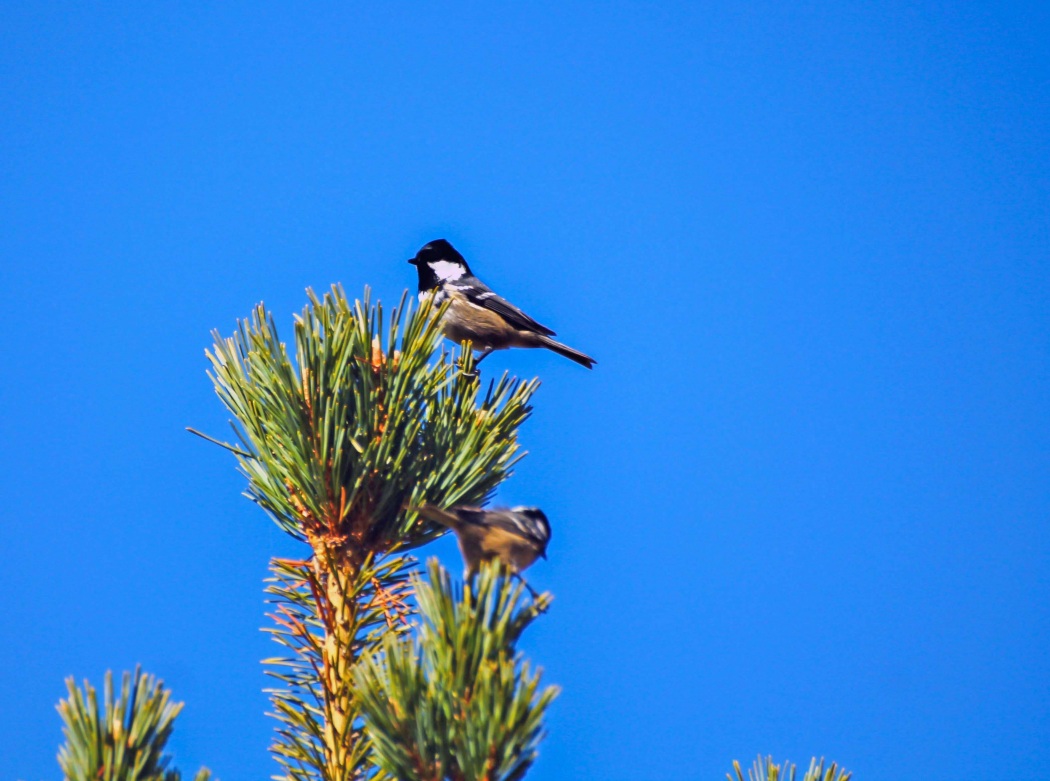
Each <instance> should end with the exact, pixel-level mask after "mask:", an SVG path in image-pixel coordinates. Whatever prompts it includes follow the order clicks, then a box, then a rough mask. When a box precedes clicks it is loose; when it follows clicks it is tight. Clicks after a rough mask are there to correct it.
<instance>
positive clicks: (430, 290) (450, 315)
mask: <svg viewBox="0 0 1050 781" xmlns="http://www.w3.org/2000/svg"><path fill="white" fill-rule="evenodd" d="M408 262H409V263H411V264H412V265H413V266H415V267H416V271H418V272H419V300H420V301H425V300H427V299H432V300H433V303H434V305H437V306H439V305H441V304H443V303H444V302H445V301H446V300H450V301H451V303H450V304H449V307H448V309H447V310H446V311H445V315H444V319H443V321H442V328H443V330H444V333H445V336H446V337H448V338H449V339H451V340H452V341H454V342H470V343H471V344H472V346H473V347H474V349H476V350H479V351H480V352H481V355H480V356H479V357H478V359H477V361H476V362H475V363H481V361H483V360H484V359H485V357H486V356H488V355H489V353H491V352H492V351H493V350H502V349H505V348H508V347H546V348H547V349H548V350H553V351H554V352H556V353H558V355H563V356H565V357H566V358H568V359H569V360H570V361H575V362H576V363H578V364H580V365H581V366H586V367H587V368H588V369H590V368H592V367H593V366H594V364H595V363H596V361H595V360H594V359H593V358H591V357H590V356H589V355H585V354H584V353H581V352H580V351H579V350H574V349H573V348H571V347H569V346H568V345H565V344H562V343H561V342H558V341H555V340H554V339H552V338H551V337H552V336H554V335H555V334H554V331H552V330H551V329H550V328H547V326H545V325H540V324H539V323H537V322H536V321H535V320H533V319H532V318H531V317H529V316H528V315H527V314H525V313H524V312H522V311H521V310H520V309H518V307H516V306H514V304H512V303H510V302H509V301H507V300H506V299H504V298H501V297H500V296H499V295H497V294H496V293H495V292H494V291H493V290H492V289H491V288H489V287H488V285H486V284H485V283H484V282H482V281H481V280H480V279H478V278H477V277H476V276H474V274H473V273H472V272H471V270H470V266H468V265H467V261H466V259H465V258H464V257H463V256H462V255H460V254H459V252H457V251H456V249H455V247H453V246H452V245H451V244H449V243H448V242H447V241H446V240H445V239H436V240H434V241H431V242H429V243H428V244H426V245H424V246H423V248H422V249H420V250H419V252H417V253H416V256H415V257H414V258H411V259H410V260H409V261H408Z"/></svg>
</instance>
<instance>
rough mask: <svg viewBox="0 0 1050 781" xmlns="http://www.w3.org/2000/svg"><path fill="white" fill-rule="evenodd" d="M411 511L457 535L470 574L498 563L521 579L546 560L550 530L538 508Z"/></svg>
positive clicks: (426, 507)
mask: <svg viewBox="0 0 1050 781" xmlns="http://www.w3.org/2000/svg"><path fill="white" fill-rule="evenodd" d="M412 509H414V510H416V511H417V512H418V513H419V514H420V515H422V516H423V517H424V518H426V519H428V520H431V521H433V522H434V523H437V524H440V525H442V526H445V527H447V528H449V529H451V530H452V531H453V532H455V534H456V539H457V540H458V541H459V552H460V553H462V554H463V561H464V563H465V564H466V565H467V572H468V573H474V572H477V570H478V565H479V564H480V563H481V562H482V561H489V560H491V559H499V560H500V561H501V562H503V563H504V564H505V565H506V566H507V567H509V568H510V570H511V571H512V572H514V573H515V574H518V575H520V574H521V573H522V572H523V571H524V570H525V569H527V568H528V567H529V566H530V565H531V564H532V563H533V562H534V561H536V559H537V558H539V557H543V558H547V544H548V543H549V542H550V539H551V526H550V523H549V522H548V521H547V516H546V515H544V514H543V511H542V510H540V509H539V508H537V507H512V508H509V509H491V510H485V509H482V508H481V507H468V506H463V505H461V506H458V507H451V508H449V509H447V510H443V509H441V508H440V507H435V506H434V505H426V504H425V505H421V506H419V507H414V508H412Z"/></svg>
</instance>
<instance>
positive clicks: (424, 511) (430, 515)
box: [408, 504, 463, 529]
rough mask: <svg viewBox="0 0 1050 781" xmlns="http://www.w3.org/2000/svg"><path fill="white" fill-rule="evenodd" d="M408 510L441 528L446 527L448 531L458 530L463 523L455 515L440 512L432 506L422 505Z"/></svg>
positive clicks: (443, 511)
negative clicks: (437, 524)
mask: <svg viewBox="0 0 1050 781" xmlns="http://www.w3.org/2000/svg"><path fill="white" fill-rule="evenodd" d="M408 509H410V510H415V511H416V512H417V513H419V514H420V515H422V516H423V517H424V518H426V519H427V520H428V521H433V522H434V523H439V524H441V525H442V526H446V527H448V528H449V529H455V528H458V527H459V526H461V525H462V524H463V521H462V520H461V519H460V517H459V516H458V515H456V514H455V513H451V512H448V511H447V510H442V509H441V508H440V507H435V506H434V505H432V504H422V505H420V506H418V507H410V508H408Z"/></svg>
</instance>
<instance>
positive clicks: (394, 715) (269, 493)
mask: <svg viewBox="0 0 1050 781" xmlns="http://www.w3.org/2000/svg"><path fill="white" fill-rule="evenodd" d="M307 294H308V299H309V301H308V304H307V305H306V307H305V308H304V309H303V311H302V312H301V314H299V315H298V316H297V317H296V318H295V323H294V328H293V332H292V339H291V341H290V342H288V343H286V342H283V341H281V338H280V337H279V336H278V330H277V325H276V322H275V320H274V317H273V315H272V314H271V313H270V312H268V311H267V310H266V309H265V307H264V306H262V305H259V306H258V307H256V309H255V310H254V312H253V313H252V315H251V317H249V318H248V319H247V320H244V321H241V322H239V323H238V326H237V329H236V331H235V332H234V333H233V335H232V336H229V337H223V336H221V335H219V334H218V333H216V334H215V335H214V337H215V342H214V346H213V347H212V348H211V349H210V350H209V351H207V357H208V359H209V361H210V364H211V368H210V371H209V376H210V377H211V379H212V381H213V383H214V386H215V390H216V392H217V394H218V396H219V398H220V400H221V401H222V403H223V404H224V405H225V407H226V409H227V410H228V411H229V413H230V414H231V416H232V420H231V426H232V429H233V432H234V437H235V439H236V443H234V444H229V443H226V442H222V441H220V440H218V439H214V438H212V437H210V436H207V435H202V436H205V438H206V439H209V440H211V441H213V442H215V443H217V444H219V445H221V446H222V447H224V448H226V449H227V450H229V451H230V452H231V453H233V454H234V455H235V456H236V459H237V463H238V466H239V468H240V470H241V472H242V473H243V474H244V476H245V478H246V480H247V489H246V495H247V496H248V497H249V498H250V499H251V500H252V501H254V502H255V503H256V504H258V505H259V506H260V507H261V508H262V509H263V510H264V511H265V513H266V514H267V515H268V516H269V517H270V518H271V519H272V520H273V522H274V523H276V524H277V525H278V526H279V527H280V528H281V529H283V530H284V531H285V532H287V533H288V534H289V535H291V536H292V537H294V538H295V539H297V540H299V541H301V542H303V543H305V544H304V546H303V553H302V556H301V557H298V558H294V559H284V558H274V559H272V560H271V562H270V578H269V579H268V581H267V584H266V588H265V593H266V595H267V598H268V601H269V603H270V607H271V609H270V612H269V617H270V619H271V622H272V623H271V625H270V626H268V627H267V628H266V631H268V632H270V633H271V635H272V637H273V639H274V640H275V641H276V642H277V643H278V644H279V645H280V647H281V649H282V651H281V654H280V655H279V656H276V657H274V658H272V659H267V660H265V662H264V663H265V664H266V665H267V672H268V674H269V675H270V676H272V678H273V679H274V681H275V686H274V687H273V688H272V689H270V690H269V694H270V700H271V705H272V712H271V715H272V716H273V717H274V719H275V721H276V730H275V737H274V741H273V744H272V747H271V750H272V753H273V756H274V758H275V759H276V761H277V763H278V765H279V774H278V775H275V776H273V778H275V779H278V780H279V781H282V780H283V781H361V780H364V779H376V780H377V781H378V780H381V781H394V780H395V779H396V780H398V781H518V779H521V778H523V777H524V776H525V774H526V773H527V771H528V770H529V768H530V767H531V765H532V763H533V761H534V760H535V758H536V755H537V748H538V746H539V743H540V741H541V740H542V738H543V735H544V728H543V719H544V716H545V714H546V712H547V709H548V708H549V706H550V704H551V702H552V701H553V700H554V698H555V697H556V695H557V691H558V690H557V688H556V687H554V686H547V687H543V686H541V684H540V678H541V675H540V671H539V669H538V668H536V667H534V666H532V665H531V664H530V663H529V662H528V661H527V660H526V659H525V658H524V657H523V655H522V653H521V652H520V651H519V650H518V641H519V639H520V637H521V634H522V632H524V631H525V629H526V628H527V627H528V626H529V625H530V624H531V623H532V622H533V621H535V620H536V619H537V618H538V617H539V616H540V615H541V614H542V613H543V612H545V611H546V610H547V608H548V606H549V605H550V603H551V596H550V595H549V594H540V595H532V596H531V597H529V596H526V594H525V591H526V588H525V586H524V584H523V583H522V581H521V579H520V577H516V576H512V575H511V573H509V572H507V571H506V570H505V569H504V568H503V567H502V565H500V564H499V563H498V562H495V563H491V564H486V565H484V566H482V567H481V569H480V572H478V573H477V574H476V575H475V576H473V577H471V578H470V579H468V580H467V581H466V582H464V583H462V584H460V583H459V582H458V581H454V579H453V578H452V577H451V576H450V575H449V574H448V573H447V572H446V571H445V570H444V569H442V568H441V567H440V566H439V565H438V564H437V562H436V561H434V560H432V561H431V562H430V563H429V565H428V568H427V574H428V576H429V577H428V578H424V577H423V576H422V573H421V572H420V571H419V570H418V568H417V566H416V561H415V559H414V558H413V556H412V551H413V550H414V549H416V548H418V547H420V546H422V545H424V544H426V543H428V542H430V541H431V540H433V539H435V538H436V537H438V536H440V535H441V534H443V533H444V532H445V529H444V528H443V527H440V526H438V525H436V524H434V523H432V522H430V521H427V520H426V519H424V518H422V517H420V516H419V515H418V513H416V512H415V511H414V510H413V509H412V508H415V507H419V506H422V505H435V506H438V507H451V506H453V505H458V504H470V505H481V504H484V503H485V502H486V501H487V500H488V499H489V498H490V497H491V496H492V494H493V493H494V491H495V490H496V488H497V487H498V486H499V485H500V483H502V482H503V481H504V480H505V479H506V478H507V477H508V476H509V475H510V474H511V472H512V470H513V467H514V465H515V463H516V462H517V461H518V459H520V458H521V457H522V455H523V454H522V452H521V451H520V449H519V444H518V429H519V427H520V426H521V424H522V423H523V422H524V421H525V420H526V419H527V418H528V416H529V414H530V411H531V407H530V400H531V398H532V395H533V393H534V392H535V391H536V388H537V387H538V385H539V383H538V381H537V380H529V381H522V380H518V379H515V378H511V377H509V376H508V375H507V374H504V375H503V376H501V377H499V378H498V379H495V380H490V381H489V382H488V383H487V384H485V383H483V382H482V381H481V379H480V377H479V374H478V372H477V370H476V369H475V367H474V358H473V353H472V352H471V350H470V347H469V345H461V346H460V347H459V349H457V350H453V351H451V352H450V351H449V350H447V349H446V348H445V347H443V346H442V344H443V343H442V335H441V330H440V324H439V321H440V317H441V315H442V313H443V310H441V309H435V308H433V307H431V305H430V304H423V305H421V306H420V307H419V308H413V307H412V305H411V304H409V303H407V302H408V296H407V293H406V294H405V295H403V296H402V299H401V302H400V303H399V305H398V306H397V307H395V308H394V309H393V311H392V312H390V314H389V316H386V315H385V314H384V310H383V308H382V306H381V305H379V304H375V305H373V304H372V302H371V300H370V295H369V292H368V290H367V289H366V290H365V294H364V298H363V300H361V301H355V302H354V303H352V304H351V303H350V301H349V300H348V299H347V297H346V295H345V294H344V293H343V291H342V289H341V288H339V287H333V288H332V290H331V291H330V292H328V293H327V294H325V295H324V296H323V297H319V296H317V295H315V294H314V293H313V292H312V291H307ZM483 389H484V390H483ZM195 433H200V432H195ZM68 685H69V698H68V699H67V700H63V701H62V702H61V703H60V704H59V711H60V712H61V715H62V718H63V720H64V722H65V735H66V744H65V745H64V746H63V747H62V749H61V751H60V753H59V762H60V765H61V767H62V771H63V774H64V776H65V778H66V779H67V780H68V781H99V780H101V781H178V779H179V778H180V776H179V773H178V771H176V770H174V769H170V768H169V765H170V764H171V759H170V757H169V756H168V755H167V754H166V753H165V746H166V743H167V741H168V738H169V737H170V735H171V730H172V726H173V722H174V719H175V716H176V715H177V714H178V712H179V710H180V709H181V707H182V705H181V703H173V702H171V700H170V692H169V691H168V690H166V689H164V687H163V685H162V684H161V683H160V682H158V681H156V680H155V679H153V678H152V677H150V676H147V675H145V674H143V673H141V672H140V671H139V670H136V671H135V673H134V675H129V674H127V673H125V676H124V681H123V686H122V689H121V691H120V693H119V694H116V693H115V692H114V690H113V686H112V676H111V675H110V674H107V677H106V681H105V695H104V703H103V704H102V706H101V707H100V705H99V702H98V697H97V694H96V692H95V690H94V689H92V688H91V687H90V685H88V684H86V683H85V685H84V688H83V689H80V688H77V687H76V686H74V685H73V683H72V680H70V681H69V683H68ZM735 769H736V772H737V777H738V778H737V780H736V781H743V777H742V771H741V770H740V766H739V764H737V765H736V766H735ZM818 771H819V772H818ZM760 773H765V774H764V775H759V774H760ZM749 775H750V778H751V781H780V779H783V781H790V779H793V777H794V768H793V766H786V767H785V769H784V770H783V772H782V771H781V768H780V767H779V766H775V765H773V764H772V762H771V761H770V762H769V763H768V766H763V767H759V765H756V767H755V768H754V770H753V774H749ZM209 777H210V776H209V773H208V771H207V770H204V769H202V770H201V771H200V772H199V773H198V774H197V776H196V777H195V781H208V779H209ZM731 781H732V779H731ZM805 781H849V776H848V774H841V773H840V774H839V775H838V776H835V766H834V765H832V766H831V770H830V771H828V772H827V773H825V772H824V768H823V763H821V765H820V767H819V769H817V768H816V766H815V765H814V767H812V768H811V772H810V773H808V774H807V775H806V778H805Z"/></svg>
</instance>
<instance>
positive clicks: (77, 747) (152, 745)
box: [58, 667, 211, 781]
mask: <svg viewBox="0 0 1050 781" xmlns="http://www.w3.org/2000/svg"><path fill="white" fill-rule="evenodd" d="M66 688H67V689H68V690H69V699H66V700H61V701H60V702H59V703H58V712H59V713H60V714H61V716H62V721H63V722H65V727H63V730H62V731H63V733H64V734H65V736H66V743H65V745H64V746H62V748H61V749H59V752H58V764H59V766H60V767H61V768H62V773H63V775H64V776H65V778H66V779H67V781H179V779H180V778H181V775H180V774H179V772H178V771H177V770H169V769H168V765H169V764H170V762H171V757H170V756H168V755H167V754H165V753H164V748H165V746H166V744H167V742H168V738H170V737H171V732H172V729H173V728H174V726H175V717H176V716H177V715H178V714H179V711H181V710H182V705H183V704H182V703H181V702H171V691H170V690H168V689H165V688H164V684H163V682H161V681H158V680H156V679H155V678H154V677H153V676H152V675H146V674H145V673H143V672H142V671H141V670H140V668H138V667H136V668H135V672H134V674H131V673H127V672H125V673H124V676H123V682H122V685H121V690H120V694H119V695H116V694H115V692H114V690H113V674H112V673H110V672H107V673H106V680H105V685H104V689H103V692H104V694H103V697H104V701H103V703H102V707H101V708H100V707H99V701H98V694H97V692H96V691H95V689H94V688H93V687H92V686H91V684H90V683H88V682H87V681H84V688H83V689H80V688H78V687H77V686H76V685H75V684H74V682H73V679H72V678H68V679H66ZM210 777H211V773H210V772H209V771H208V770H207V768H201V769H200V770H199V771H198V772H197V775H196V776H194V780H195V781H208V779H210Z"/></svg>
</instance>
